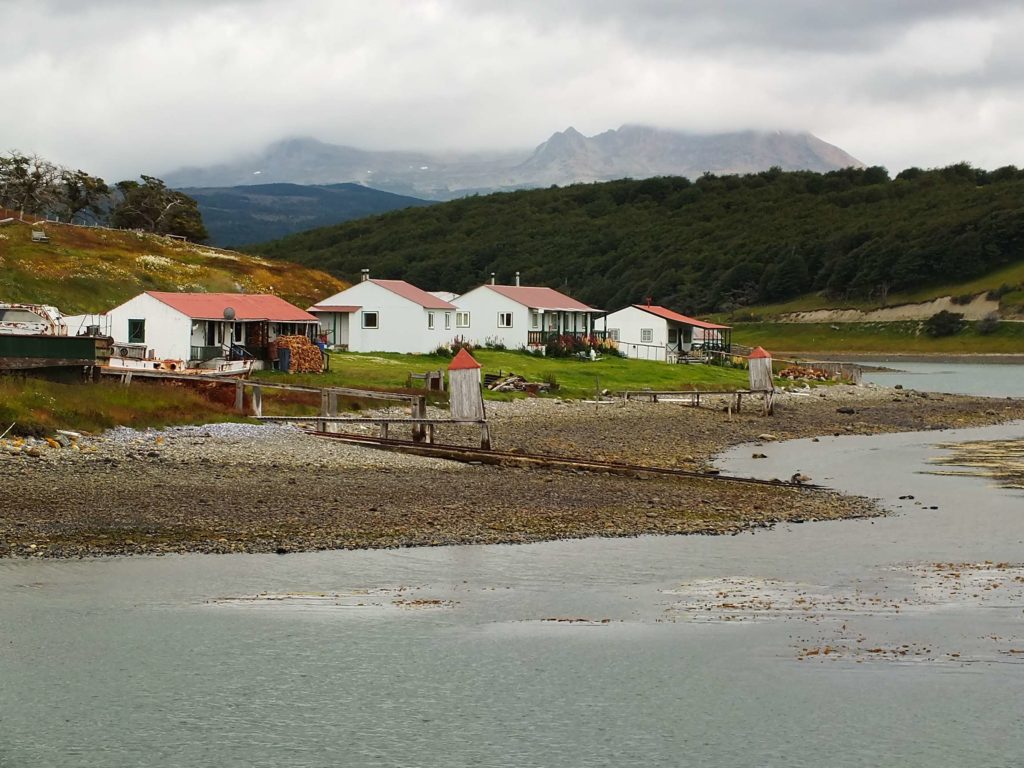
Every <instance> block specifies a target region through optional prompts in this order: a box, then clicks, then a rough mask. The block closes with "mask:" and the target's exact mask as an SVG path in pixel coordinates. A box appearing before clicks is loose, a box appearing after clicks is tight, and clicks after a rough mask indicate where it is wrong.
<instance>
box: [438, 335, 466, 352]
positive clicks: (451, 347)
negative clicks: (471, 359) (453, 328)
mask: <svg viewBox="0 0 1024 768" xmlns="http://www.w3.org/2000/svg"><path fill="white" fill-rule="evenodd" d="M460 349H464V350H466V351H467V352H469V353H470V354H473V350H474V349H475V347H474V346H473V344H472V342H469V341H466V339H465V338H464V337H462V336H456V337H455V338H454V339H452V340H451V341H450V342H449V343H447V344H440V345H438V347H437V349H435V350H434V354H435V355H437V356H438V357H455V355H457V354H458V353H459V350H460Z"/></svg>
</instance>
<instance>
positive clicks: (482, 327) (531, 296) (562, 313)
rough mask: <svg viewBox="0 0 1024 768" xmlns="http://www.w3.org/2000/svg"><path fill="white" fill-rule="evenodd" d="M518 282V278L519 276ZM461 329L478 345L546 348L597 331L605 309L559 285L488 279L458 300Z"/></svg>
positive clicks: (459, 325)
mask: <svg viewBox="0 0 1024 768" xmlns="http://www.w3.org/2000/svg"><path fill="white" fill-rule="evenodd" d="M516 282H517V283H518V282H519V280H518V277H517V279H516ZM452 303H453V304H454V305H455V306H456V308H457V311H456V315H455V329H456V331H458V332H459V334H460V335H461V336H463V337H464V338H466V339H467V340H469V341H472V342H474V343H475V344H485V343H489V342H499V343H501V344H504V345H505V346H506V347H508V348H509V349H519V348H520V347H527V348H531V347H532V348H541V347H543V346H544V345H545V344H546V343H547V342H548V341H549V340H551V339H552V338H554V337H558V336H564V335H571V336H576V337H586V336H592V335H594V333H595V329H594V321H595V319H596V318H597V317H598V316H599V315H602V314H604V313H603V312H602V311H601V310H599V309H594V308H593V307H588V306H587V305H586V304H584V303H582V302H580V301H576V299H574V298H572V297H570V296H566V295H565V294H564V293H559V292H558V291H556V290H554V289H553V288H543V287H539V286H530V285H494V284H493V283H488V284H486V285H481V286H480V287H479V288H474V289H473V290H471V291H469V292H467V293H464V294H462V295H461V296H458V297H457V298H455V299H453V300H452Z"/></svg>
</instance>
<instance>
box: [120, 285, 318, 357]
mask: <svg viewBox="0 0 1024 768" xmlns="http://www.w3.org/2000/svg"><path fill="white" fill-rule="evenodd" d="M104 319H105V321H106V322H105V325H106V332H107V333H108V334H109V335H110V336H112V337H113V339H114V347H115V353H116V354H119V355H122V356H126V357H127V356H131V357H142V356H144V355H145V353H146V352H147V351H148V355H149V356H151V357H156V358H159V359H171V360H183V361H188V362H191V363H193V364H195V363H201V362H206V361H208V360H212V359H215V358H218V357H229V356H230V354H231V347H232V345H234V346H235V347H236V353H241V350H240V349H239V348H241V347H244V348H245V352H247V353H248V354H250V355H252V356H253V357H255V358H257V359H258V360H267V359H268V358H269V350H268V345H269V344H270V342H272V341H273V340H274V339H276V338H277V337H278V336H290V335H302V336H307V337H309V338H314V336H315V334H316V332H317V331H318V330H319V321H318V320H317V318H316V317H314V316H313V315H311V314H309V313H308V312H304V311H303V310H301V309H299V308H298V307H296V306H295V305H293V304H289V303H288V302H287V301H285V300H284V299H282V298H279V297H277V296H271V295H269V294H245V293H168V292H163V291H146V292H145V293H140V294H139V295H138V296H136V297H135V298H132V299H129V300H128V301H126V302H125V303H124V304H121V305H120V306H118V307H115V308H114V309H112V310H110V311H109V312H107V313H106V315H105V318H104ZM140 352H141V353H143V354H140Z"/></svg>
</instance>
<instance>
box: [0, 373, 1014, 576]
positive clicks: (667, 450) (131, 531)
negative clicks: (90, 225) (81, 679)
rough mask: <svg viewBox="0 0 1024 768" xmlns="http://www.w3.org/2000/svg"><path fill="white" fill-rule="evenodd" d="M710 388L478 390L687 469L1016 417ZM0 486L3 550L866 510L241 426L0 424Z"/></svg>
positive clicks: (598, 443) (534, 415)
mask: <svg viewBox="0 0 1024 768" xmlns="http://www.w3.org/2000/svg"><path fill="white" fill-rule="evenodd" d="M724 404H725V401H724V400H723V401H722V403H716V402H715V401H714V399H713V398H710V399H702V405H701V407H700V408H691V407H688V406H686V405H683V404H680V403H659V404H656V405H655V404H648V403H622V402H621V401H617V402H609V403H602V404H595V403H593V402H590V403H587V402H565V401H559V400H557V399H537V398H531V399H522V400H516V401H513V402H508V403H488V416H489V419H490V420H491V425H492V427H491V429H492V437H493V439H494V442H495V447H497V448H501V449H503V450H517V449H518V450H521V451H530V452H547V453H558V454H571V455H581V456H590V457H593V458H599V459H606V460H616V461H626V462H631V463H637V464H648V465H660V466H678V467H684V468H692V469H698V470H701V469H708V468H710V466H711V465H712V462H713V460H714V456H715V455H716V454H717V453H719V452H720V451H722V450H723V449H725V448H727V447H729V446H731V445H735V444H738V443H745V442H756V441H758V440H760V441H761V442H762V444H765V443H769V442H770V441H772V440H775V439H778V440H783V439H790V438H796V437H811V436H815V435H823V434H845V433H857V434H872V433H879V432H892V431H907V430H919V429H945V428H956V427H966V426H975V425H980V424H989V423H996V422H1001V421H1007V420H1011V419H1021V418H1024V402H1022V401H1019V400H995V399H988V398H970V397H959V396H949V395H944V396H936V395H931V396H925V395H923V394H920V393H915V392H911V391H901V390H891V389H884V388H873V387H846V386H836V387H824V388H819V389H813V390H812V389H804V390H795V391H792V392H788V393H783V394H781V395H780V396H779V397H778V399H777V404H776V411H775V415H774V416H772V417H764V416H762V415H761V414H760V410H759V409H758V408H756V407H754V405H755V404H754V403H750V404H749V405H746V406H745V408H744V411H743V412H742V413H740V414H732V415H731V416H730V415H729V414H727V413H726V412H725V411H724ZM467 429H468V431H465V430H467ZM396 436H398V435H396ZM476 437H477V435H476V432H475V430H473V429H472V428H465V429H463V428H459V427H444V428H443V429H441V430H440V431H439V434H438V440H439V442H464V443H466V444H472V443H473V441H474V440H475V439H476ZM0 487H2V493H0V557H12V556H13V557H79V556H95V555H114V554H143V553H169V552H279V553H282V554H284V553H287V552H293V551H303V550H318V549H341V548H368V547H399V546H426V545H447V544H461V543H520V542H530V541H540V540H547V539H561V538H579V537H586V536H633V535H639V534H693V533H702V534H726V533H729V534H735V533H739V532H742V531H744V530H749V529H752V528H757V527H765V526H771V525H773V524H775V523H777V522H782V521H792V522H802V521H812V520H820V519H831V518H840V517H857V516H866V515H874V514H878V510H877V509H876V507H875V506H874V505H873V504H872V503H871V502H870V501H869V500H866V499H860V498H851V497H845V496H841V495H839V494H835V493H831V492H823V491H814V490H808V489H800V488H794V487H773V486H747V485H740V484H726V483H717V482H714V481H712V480H704V479H680V478H673V477H643V478H640V477H636V478H634V477H623V476H611V475H600V474H593V473H589V472H578V471H564V470H547V469H512V468H502V467H490V466H475V465H466V464H458V463H454V462H449V461H443V460H439V459H430V458H423V457H416V456H407V455H402V454H397V453H391V452H381V451H376V450H373V449H370V448H364V447H359V446H349V445H344V444H340V443H337V442H334V441H327V440H322V439H318V438H314V437H309V436H307V435H304V434H302V433H301V432H300V431H299V430H298V429H296V428H294V427H282V426H272V425H252V424H218V425H208V426H201V427H176V428H170V429H165V430H146V431H135V430H132V429H127V428H121V429H117V430H112V431H109V432H107V433H105V434H103V435H97V436H88V435H82V436H76V435H73V434H67V433H65V434H62V435H55V436H54V437H53V438H50V440H49V441H45V440H32V439H29V440H12V439H10V438H7V439H3V440H0Z"/></svg>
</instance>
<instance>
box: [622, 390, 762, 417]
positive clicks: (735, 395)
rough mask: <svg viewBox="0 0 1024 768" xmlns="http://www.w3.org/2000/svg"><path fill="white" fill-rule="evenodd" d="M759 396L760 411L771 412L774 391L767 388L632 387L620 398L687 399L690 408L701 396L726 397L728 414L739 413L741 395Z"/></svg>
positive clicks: (741, 405) (654, 401)
mask: <svg viewBox="0 0 1024 768" xmlns="http://www.w3.org/2000/svg"><path fill="white" fill-rule="evenodd" d="M744 395H748V396H751V397H753V396H758V395H759V396H760V397H761V399H762V408H761V410H762V413H765V414H769V413H771V412H772V409H773V406H774V400H775V393H774V392H772V391H770V390H768V391H764V390H752V389H720V390H707V389H688V390H654V389H632V390H626V391H625V392H623V393H622V399H623V400H624V401H626V402H628V401H630V400H647V401H648V402H652V403H657V402H659V401H660V400H662V399H666V398H671V399H673V400H688V401H689V402H688V403H684V404H686V405H689V406H690V407H692V408H699V407H700V399H701V397H702V396H703V397H708V396H713V397H725V398H727V399H728V401H727V405H726V410H727V411H728V412H729V415H732V414H733V413H734V412H735V413H739V412H740V411H741V410H742V408H743V396H744Z"/></svg>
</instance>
